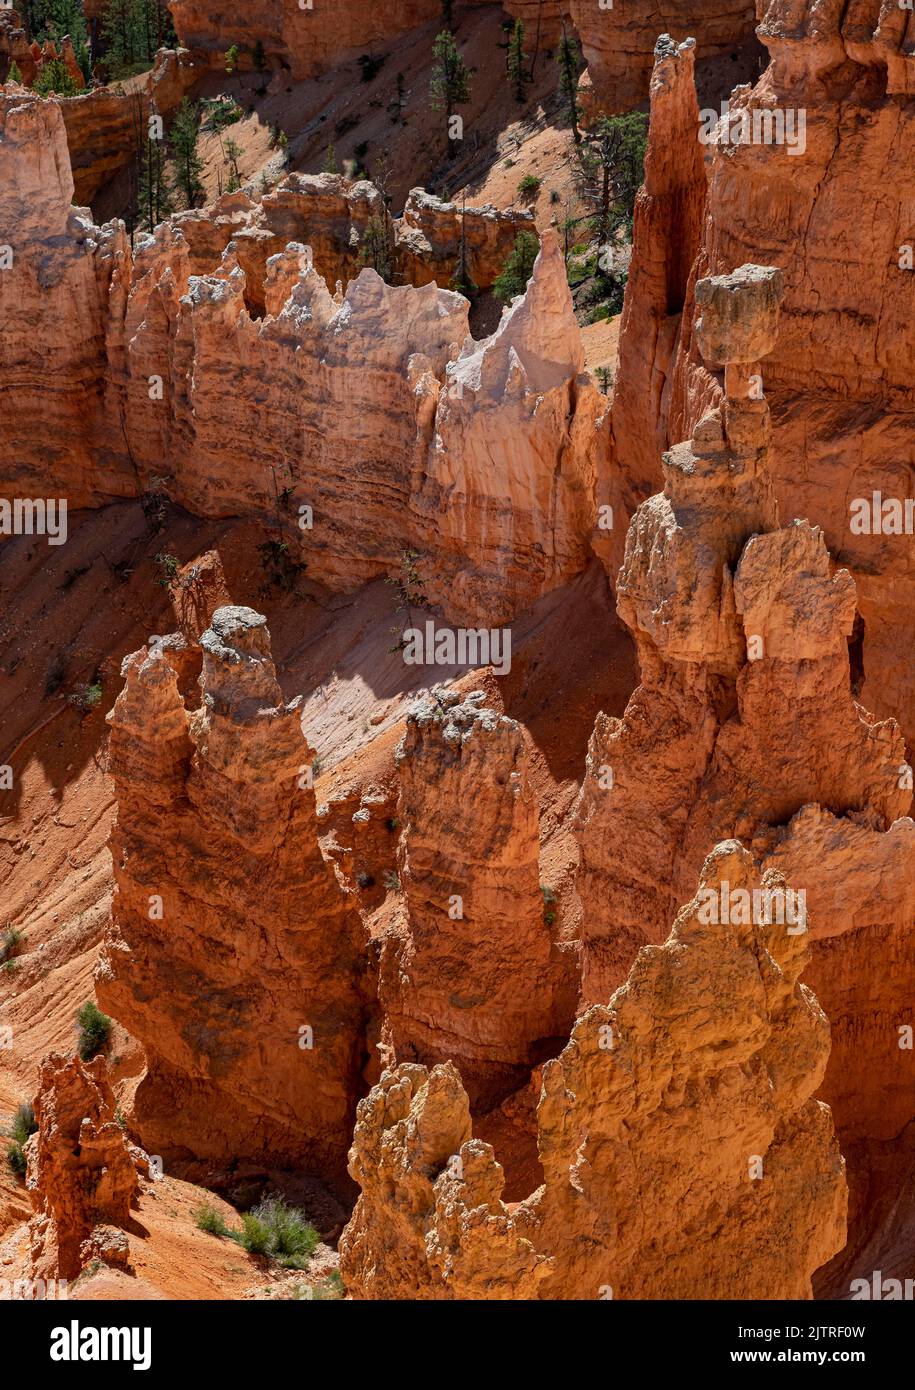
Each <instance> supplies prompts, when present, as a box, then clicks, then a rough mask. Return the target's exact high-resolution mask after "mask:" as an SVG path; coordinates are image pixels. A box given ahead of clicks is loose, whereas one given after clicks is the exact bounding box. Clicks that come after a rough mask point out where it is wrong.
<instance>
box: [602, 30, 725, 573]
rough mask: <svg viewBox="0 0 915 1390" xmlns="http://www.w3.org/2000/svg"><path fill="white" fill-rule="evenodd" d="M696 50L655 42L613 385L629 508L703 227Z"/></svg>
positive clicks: (648, 469)
mask: <svg viewBox="0 0 915 1390" xmlns="http://www.w3.org/2000/svg"><path fill="white" fill-rule="evenodd" d="M695 52H696V45H695V41H694V40H693V39H689V40H687V41H686V42H685V43H681V44H677V43H675V42H674V41H673V40H672V39H671V37H670V35H669V34H664V35H662V36H661V38H660V39H659V40H658V43H657V45H656V47H655V63H654V71H653V73H652V76H651V89H650V90H651V120H650V124H649V135H648V146H647V150H646V154H645V178H644V182H643V184H642V187H641V189H640V190H639V193H638V197H637V198H636V203H635V214H634V219H633V232H632V261H631V264H630V267H629V276H628V280H627V282H626V297H625V301H624V304H623V316H622V320H621V323H620V347H619V362H618V367H617V374H616V383H615V387H614V393H613V437H614V456H615V460H616V464H617V467H618V469H619V472H620V473H621V475H622V477H623V479H624V480H625V485H626V487H627V489H628V496H627V500H630V503H631V504H630V507H629V510H630V511H632V510H634V507H635V505H637V504H638V502H641V501H643V500H644V498H645V496H646V495H648V494H650V493H651V492H653V491H654V489H655V487H656V485H657V482H658V480H659V470H658V460H659V459H660V456H661V453H662V451H663V449H664V448H665V447H666V444H667V435H666V422H667V415H668V401H667V397H668V394H669V391H670V371H671V365H672V362H673V359H674V357H675V355H676V349H677V343H678V339H679V333H680V324H681V316H682V310H683V306H684V304H685V302H686V298H687V290H688V287H689V282H690V274H691V272H692V268H693V263H694V261H695V258H696V254H697V251H698V248H699V241H700V237H701V234H702V220H703V216H704V212H705V195H706V181H705V167H704V162H703V150H702V146H701V145H700V144H699V141H698V140H697V139H696V132H697V130H698V127H699V107H698V103H697V101H696V87H695V76H694V69H695ZM614 574H615V570H614Z"/></svg>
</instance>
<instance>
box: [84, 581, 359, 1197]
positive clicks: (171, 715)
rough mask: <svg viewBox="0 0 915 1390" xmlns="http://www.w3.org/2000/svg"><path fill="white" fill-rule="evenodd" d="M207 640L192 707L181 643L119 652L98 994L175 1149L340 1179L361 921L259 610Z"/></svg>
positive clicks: (352, 1086)
mask: <svg viewBox="0 0 915 1390" xmlns="http://www.w3.org/2000/svg"><path fill="white" fill-rule="evenodd" d="M200 647H201V650H202V655H203V672H202V675H201V681H200V684H201V690H202V697H203V700H202V704H201V706H200V708H199V709H197V710H195V711H193V712H190V711H188V710H187V709H186V708H185V706H184V704H183V702H182V699H181V696H180V694H179V693H178V688H177V677H176V671H175V669H174V666H173V665H172V660H173V654H172V644H171V643H169V642H161V641H160V642H156V643H155V644H154V645H153V646H152V647H151V648H149V649H144V650H143V651H141V652H138V653H136V654H135V655H134V656H133V657H130V658H128V659H127V661H126V663H125V676H126V680H127V684H126V686H125V689H124V691H123V692H122V694H121V695H120V696H119V698H118V700H117V703H116V704H115V707H114V710H113V711H112V714H111V726H112V728H111V765H112V773H113V776H114V783H115V791H116V794H117V797H118V820H117V825H116V828H115V832H114V838H113V845H112V852H113V857H114V861H115V876H116V881H117V892H116V894H115V900H114V905H113V909H112V928H111V932H110V935H109V938H108V940H107V943H106V948H105V952H104V954H103V956H102V959H101V961H100V964H99V967H98V973H97V988H98V995H99V999H100V1001H101V1003H102V1006H103V1007H105V1008H110V1009H111V1011H112V1012H113V1013H114V1014H115V1016H116V1017H118V1018H120V1019H123V1020H124V1021H125V1022H126V1023H127V1024H128V1026H129V1027H130V1030H131V1032H132V1033H133V1034H134V1035H135V1036H136V1037H138V1038H139V1039H140V1041H142V1042H143V1044H144V1046H145V1048H146V1052H147V1059H148V1069H147V1075H146V1078H145V1080H144V1081H143V1083H142V1084H141V1086H140V1088H139V1091H138V1093H137V1099H136V1112H135V1113H136V1123H137V1125H138V1128H139V1129H140V1131H141V1133H142V1134H143V1137H144V1142H146V1143H147V1145H148V1146H149V1147H150V1148H151V1149H153V1150H154V1151H156V1152H158V1153H161V1154H162V1155H163V1157H165V1159H166V1161H167V1162H168V1161H170V1160H171V1159H181V1158H186V1157H189V1156H191V1155H193V1156H195V1157H202V1158H210V1159H218V1160H220V1161H224V1162H232V1161H234V1160H239V1159H244V1158H250V1159H259V1160H262V1161H263V1160H264V1159H266V1158H269V1159H270V1160H271V1162H272V1163H274V1164H275V1163H277V1162H279V1163H284V1162H285V1163H290V1164H291V1163H295V1164H298V1165H300V1166H302V1167H304V1168H305V1169H306V1170H307V1171H310V1172H311V1173H313V1174H315V1175H316V1176H319V1177H321V1178H323V1179H324V1180H325V1181H327V1182H328V1183H331V1184H333V1183H334V1182H338V1181H339V1179H340V1178H341V1176H342V1166H343V1165H342V1160H343V1156H344V1154H345V1147H346V1141H347V1135H348V1134H349V1133H350V1131H351V1127H352V1107H353V1104H354V1101H355V1096H356V1094H357V1092H358V1089H359V1075H360V1071H361V1068H362V1065H363V1060H364V1059H363V1054H362V1050H363V1033H364V1010H363V999H362V993H361V974H362V964H361V958H360V949H361V933H360V926H359V921H358V917H357V916H356V915H355V914H354V912H353V910H352V908H351V907H350V906H349V903H348V901H347V898H346V896H345V895H344V893H343V892H342V890H341V889H340V887H339V886H338V884H337V882H336V879H335V877H334V875H333V872H332V870H331V869H330V867H329V866H328V865H327V864H325V862H324V860H323V859H322V856H321V854H320V851H319V848H318V845H317V840H316V822H315V805H314V793H313V791H312V790H311V789H310V788H309V787H308V786H307V785H306V783H307V778H306V779H304V781H303V776H302V775H303V774H304V773H305V772H306V769H307V768H308V767H310V765H311V761H312V757H313V754H312V753H311V751H310V750H309V748H308V746H307V744H306V743H305V741H304V739H303V737H302V733H301V728H300V712H299V702H298V701H293V702H292V703H291V704H288V705H286V704H284V703H283V701H282V696H281V694H280V690H279V686H278V685H277V682H276V678H275V675H274V671H273V664H272V661H271V657H270V644H269V634H268V633H267V630H266V627H265V623H264V619H263V618H261V617H260V616H259V615H258V614H256V613H254V612H253V611H252V610H251V609H247V608H234V607H223V608H220V609H218V610H217V611H216V613H215V614H214V615H213V620H212V625H211V627H210V628H208V629H207V631H206V632H205V633H204V634H203V636H202V637H201V639H200Z"/></svg>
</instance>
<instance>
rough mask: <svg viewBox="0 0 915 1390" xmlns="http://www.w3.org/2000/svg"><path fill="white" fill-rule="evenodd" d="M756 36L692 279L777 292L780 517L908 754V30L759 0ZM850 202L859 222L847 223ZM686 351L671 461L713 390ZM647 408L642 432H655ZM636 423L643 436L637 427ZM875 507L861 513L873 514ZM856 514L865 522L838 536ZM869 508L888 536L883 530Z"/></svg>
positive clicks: (912, 722) (905, 17) (914, 305)
mask: <svg viewBox="0 0 915 1390" xmlns="http://www.w3.org/2000/svg"><path fill="white" fill-rule="evenodd" d="M760 9H761V15H762V23H761V25H760V28H759V35H760V38H761V40H762V42H763V43H764V44H765V45H766V47H767V48H768V49H769V52H770V55H771V62H770V65H769V67H768V69H767V70H766V72H765V73H764V74H763V76H762V77H761V79H760V81H759V82H758V83H757V85H756V87H755V88H754V89H753V90H752V91H751V90H750V89H749V88H746V87H744V88H738V89H737V90H736V91H735V92H734V93H733V95H732V97H731V112H730V117H729V120H728V121H722V122H720V123H719V126H718V130H717V136H716V137H715V138H713V139H712V142H711V143H709V144H708V145H707V146H706V147H705V153H706V154H707V155H708V156H709V159H710V163H709V166H708V171H709V195H708V209H707V221H706V229H705V236H704V242H703V246H702V248H701V254H700V256H699V259H698V265H697V274H698V276H699V277H702V276H708V275H710V274H717V273H727V272H729V271H730V270H731V269H733V267H734V266H735V265H739V264H741V263H742V262H744V261H747V260H757V259H759V258H760V257H762V258H763V259H765V260H766V261H767V262H769V263H771V264H773V265H777V266H779V267H780V269H781V270H782V272H783V275H784V280H785V302H784V307H783V311H782V330H781V334H780V337H779V341H778V344H777V346H776V348H775V350H774V351H773V353H772V354H771V355H770V356H769V357H768V358H767V360H766V364H765V390H766V394H767V396H768V397H769V400H770V404H771V407H772V412H773V421H774V428H775V442H776V449H775V452H774V455H773V464H772V474H773V481H774V484H775V488H776V493H777V495H778V498H779V502H780V505H781V508H782V511H783V513H784V514H786V515H799V516H806V517H808V518H809V520H810V522H811V523H812V524H816V525H819V526H822V528H823V531H824V535H825V539H826V544H827V546H828V548H829V550H830V552H831V553H832V554H833V555H834V556H835V557H836V559H837V560H838V561H840V562H841V563H843V564H845V565H847V566H848V568H849V569H850V571H851V573H852V574H853V576H854V578H855V581H856V584H857V591H858V608H859V612H860V615H861V618H862V620H863V623H864V630H865V634H866V636H865V647H866V660H865V668H864V675H863V684H862V686H861V692H860V693H861V695H862V698H863V699H864V700H865V701H866V703H867V704H868V705H869V706H871V707H872V708H874V709H875V710H877V711H878V712H879V713H880V714H881V715H889V714H892V715H895V716H896V717H897V718H898V719H899V720H900V722H901V723H902V725H903V728H904V730H905V732H906V735H907V737H908V739H909V741H910V742H911V740H912V737H913V730H915V707H913V693H912V688H911V682H910V681H908V680H907V677H906V674H905V670H904V663H902V662H901V661H900V659H899V653H900V651H901V650H902V649H903V647H904V644H905V642H906V638H905V636H904V634H905V633H907V631H908V630H909V628H910V627H911V623H912V613H913V606H915V588H913V584H915V546H913V541H912V536H911V527H909V529H908V530H906V529H905V520H904V512H903V510H902V509H903V505H904V502H905V500H906V499H907V498H911V496H912V471H913V460H915V446H913V438H915V435H913V418H915V417H913V414H912V405H911V357H912V349H913V336H912V334H913V329H912V324H913V322H915V272H913V270H912V269H911V268H910V267H911V266H913V265H915V253H913V249H912V248H913V246H915V226H913V224H912V211H911V205H912V198H911V187H910V185H911V174H910V164H909V162H908V160H907V158H906V155H905V150H906V149H907V146H908V141H909V135H910V128H911V125H912V121H913V119H915V115H913V111H912V107H911V103H910V102H909V101H907V100H906V96H907V94H908V93H909V92H910V91H911V89H912V79H911V70H912V58H911V55H910V54H909V52H908V48H907V46H906V35H907V33H908V32H909V29H908V27H907V26H908V25H909V24H910V20H911V16H910V15H909V14H908V13H907V12H906V11H905V10H904V9H900V8H899V7H898V6H893V5H885V6H880V5H877V4H876V3H875V4H870V5H853V6H845V7H843V6H839V5H833V6H825V7H824V6H822V5H820V4H818V3H815V2H814V0H804V3H798V4H793V3H790V4H789V3H787V0H771V2H770V3H769V4H768V5H762V6H761V7H760ZM862 200H864V201H865V202H866V204H867V207H868V209H869V210H870V212H869V215H868V216H867V217H862V216H859V215H858V211H859V210H860V208H861V206H862ZM692 318H693V312H692V305H691V303H690V302H687V305H686V309H685V317H684V333H683V341H682V345H681V348H680V351H679V354H678V359H677V364H676V370H675V380H674V381H673V382H672V383H671V385H670V388H669V393H668V400H669V403H670V408H669V410H668V411H667V413H666V417H665V415H664V411H665V406H664V404H663V403H662V420H663V421H664V424H663V426H662V428H666V440H667V442H669V443H672V442H675V441H676V440H679V439H683V438H686V437H687V436H688V435H689V434H690V432H691V431H692V429H693V427H694V426H695V424H696V423H697V422H698V420H699V419H700V418H701V416H702V414H703V413H704V412H705V411H706V409H708V407H709V405H711V404H714V403H715V401H716V399H717V394H716V393H717V392H718V391H719V389H720V388H719V384H718V382H717V380H716V378H715V376H714V375H712V374H710V373H709V371H708V370H707V368H706V366H705V364H704V363H703V362H702V359H701V355H700V353H699V351H698V349H697V347H696V345H695V344H694V343H693V342H692V337H691V324H692ZM654 411H655V406H654V403H653V402H652V403H651V404H648V405H647V407H646V410H645V412H644V415H643V419H644V420H645V422H646V427H647V428H650V429H652V430H653V429H654V428H655V414H654ZM649 422H650V423H649ZM875 494H876V495H877V500H876V503H875V502H874V498H875ZM856 499H860V500H861V506H862V509H863V505H864V504H865V503H866V504H867V507H868V510H870V509H872V508H873V509H875V511H876V513H877V514H878V519H877V521H876V523H875V522H874V520H873V518H871V517H868V519H866V521H865V522H864V523H863V525H862V526H861V527H860V528H857V527H855V526H853V525H852V516H853V507H854V504H855V502H856ZM883 499H887V500H888V501H889V504H890V512H891V513H892V512H893V510H894V507H893V503H894V502H895V504H896V506H895V511H896V512H897V513H899V514H900V517H901V519H900V520H894V519H893V517H892V515H891V516H890V519H889V521H888V527H889V529H884V528H883V527H882V525H881V522H880V518H879V513H880V510H881V503H882V501H883Z"/></svg>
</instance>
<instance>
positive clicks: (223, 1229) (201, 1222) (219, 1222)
mask: <svg viewBox="0 0 915 1390" xmlns="http://www.w3.org/2000/svg"><path fill="white" fill-rule="evenodd" d="M194 1221H195V1223H196V1225H197V1229H198V1231H206V1232H207V1234H208V1235H211V1236H232V1234H233V1233H232V1232H231V1231H230V1230H229V1228H228V1226H227V1225H226V1223H225V1221H223V1219H222V1217H221V1216H220V1214H219V1212H218V1211H217V1210H216V1208H215V1207H211V1206H207V1204H206V1203H204V1204H203V1206H200V1207H198V1208H197V1210H196V1211H195V1212H194Z"/></svg>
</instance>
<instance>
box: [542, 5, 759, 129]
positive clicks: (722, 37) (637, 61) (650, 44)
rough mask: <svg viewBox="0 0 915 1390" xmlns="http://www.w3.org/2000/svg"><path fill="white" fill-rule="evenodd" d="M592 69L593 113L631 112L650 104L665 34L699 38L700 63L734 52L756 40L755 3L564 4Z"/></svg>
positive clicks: (590, 104) (589, 102)
mask: <svg viewBox="0 0 915 1390" xmlns="http://www.w3.org/2000/svg"><path fill="white" fill-rule="evenodd" d="M563 8H564V9H566V10H567V12H568V15H569V17H570V19H571V21H572V24H573V25H574V26H575V29H576V30H577V32H578V35H579V37H580V40H581V50H582V55H583V57H584V59H585V62H586V63H587V65H588V71H587V83H588V86H589V88H590V90H589V91H588V93H587V106H588V109H589V112H590V113H591V114H594V115H596V114H599V113H602V114H609V113H611V112H618V111H629V110H631V109H632V107H634V106H638V105H639V103H640V102H642V101H644V99H645V96H646V95H647V92H648V85H649V82H650V79H651V69H652V52H653V50H654V46H655V41H656V39H657V37H658V35H659V34H662V33H669V34H672V35H673V37H674V38H675V39H676V40H678V41H679V40H683V39H687V38H693V37H695V38H696V39H697V40H698V45H699V47H698V56H699V57H700V58H707V57H715V56H718V55H721V54H727V53H730V52H731V51H732V50H733V49H734V48H735V47H736V46H737V45H739V44H740V43H742V42H743V41H744V40H745V39H748V38H750V37H751V35H752V33H753V28H754V25H755V22H756V20H755V6H754V3H753V0H655V3H654V4H651V5H626V4H615V5H606V6H601V5H599V4H597V3H596V0H564V3H563Z"/></svg>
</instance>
